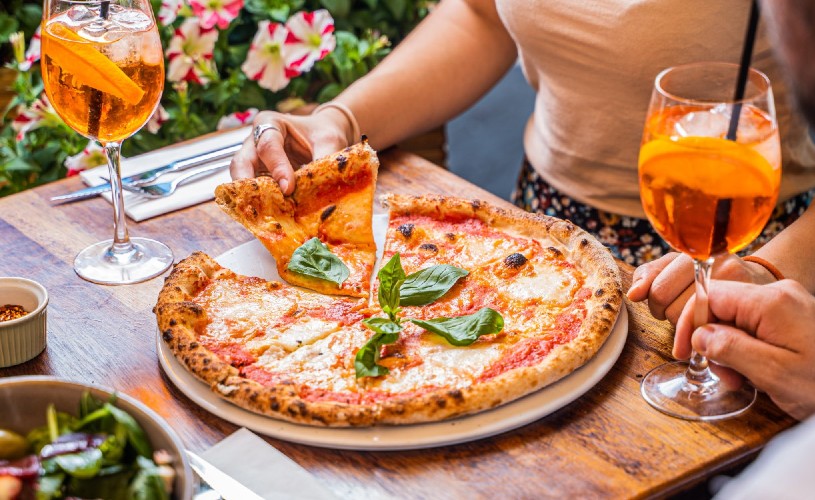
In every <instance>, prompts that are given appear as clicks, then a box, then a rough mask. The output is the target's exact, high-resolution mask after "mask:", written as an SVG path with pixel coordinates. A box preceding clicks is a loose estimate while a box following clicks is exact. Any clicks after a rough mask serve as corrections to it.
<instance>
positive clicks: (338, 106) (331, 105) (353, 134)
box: [311, 101, 361, 145]
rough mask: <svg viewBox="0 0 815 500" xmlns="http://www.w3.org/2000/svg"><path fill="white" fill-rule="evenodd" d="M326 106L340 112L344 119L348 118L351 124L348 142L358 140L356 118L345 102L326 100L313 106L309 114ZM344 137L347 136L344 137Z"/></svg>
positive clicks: (352, 142)
mask: <svg viewBox="0 0 815 500" xmlns="http://www.w3.org/2000/svg"><path fill="white" fill-rule="evenodd" d="M328 108H334V109H336V110H337V111H339V112H340V113H342V114H343V115H344V116H345V119H346V120H348V123H349V124H351V141H350V144H354V143H355V142H356V141H358V140H360V137H361V133H360V131H359V123H357V118H356V117H355V116H354V113H353V112H352V111H351V109H350V108H349V107H348V106H346V105H345V104H342V103H339V102H334V101H328V102H326V103H323V104H320V105H319V106H317V107H316V108H314V111H312V112H311V114H312V115H316V114H317V113H319V112H320V111H322V110H324V109H328ZM346 139H348V138H347V137H346ZM350 144H349V145H350Z"/></svg>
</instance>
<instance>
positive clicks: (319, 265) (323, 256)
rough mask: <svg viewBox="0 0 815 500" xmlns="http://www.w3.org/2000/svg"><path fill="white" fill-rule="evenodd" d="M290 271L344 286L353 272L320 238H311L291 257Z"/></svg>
mask: <svg viewBox="0 0 815 500" xmlns="http://www.w3.org/2000/svg"><path fill="white" fill-rule="evenodd" d="M288 270H289V271H291V272H293V273H297V274H304V275H306V276H311V277H312V278H317V279H321V280H326V281H330V282H332V283H336V284H337V286H339V285H342V283H343V281H345V280H347V279H348V276H350V275H351V271H349V270H348V266H346V265H345V264H344V263H343V262H342V261H341V260H340V258H339V257H337V256H336V255H334V254H333V253H331V250H329V249H328V247H327V246H325V244H324V243H323V242H321V241H320V240H319V238H316V237H315V238H311V239H310V240H308V241H307V242H305V243H303V244H302V245H300V247H299V248H297V250H295V251H294V253H293V254H292V255H291V260H290V261H289V265H288Z"/></svg>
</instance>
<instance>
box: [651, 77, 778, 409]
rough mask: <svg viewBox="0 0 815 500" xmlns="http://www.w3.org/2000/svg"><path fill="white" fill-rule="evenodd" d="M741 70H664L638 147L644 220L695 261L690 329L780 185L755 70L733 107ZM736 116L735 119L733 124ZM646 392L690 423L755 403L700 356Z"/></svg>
mask: <svg viewBox="0 0 815 500" xmlns="http://www.w3.org/2000/svg"><path fill="white" fill-rule="evenodd" d="M738 72H739V67H738V66H737V65H734V64H727V63H698V64H690V65H685V66H677V67H674V68H669V69H667V70H665V71H663V72H662V73H660V74H659V76H657V78H656V82H655V87H654V91H653V94H652V98H651V104H650V108H649V111H648V117H647V120H646V124H645V132H644V135H643V141H642V147H641V149H640V158H639V179H640V195H641V198H642V204H643V208H644V209H645V213H646V215H647V216H648V219H649V220H650V221H651V224H652V225H653V226H654V229H656V231H657V232H658V233H659V234H660V235H661V236H662V237H663V238H664V239H665V241H667V242H668V243H669V244H670V245H671V246H672V247H674V248H675V249H677V250H678V251H680V252H682V253H685V254H687V255H689V256H690V257H692V258H693V260H694V266H695V276H696V279H695V281H696V304H695V307H696V309H695V311H694V313H695V314H694V326H701V325H703V324H705V323H708V322H709V317H708V316H709V309H708V300H707V297H708V284H709V282H710V272H711V266H712V265H713V262H714V258H715V256H717V255H723V254H726V253H728V252H730V253H733V252H737V251H739V250H741V249H743V248H745V247H746V246H747V245H749V244H750V243H751V242H752V241H753V240H754V239H755V238H756V236H758V235H759V234H760V233H761V231H762V229H763V227H764V225H765V224H766V223H767V220H768V219H769V217H770V215H771V214H772V211H773V209H774V208H775V204H776V200H777V198H778V190H779V185H780V182H781V166H780V165H781V152H780V151H781V148H780V143H779V138H778V126H777V123H776V118H775V106H774V103H773V95H772V90H771V88H770V81H769V80H768V79H767V77H766V76H765V75H764V74H762V73H760V72H758V71H756V70H753V69H751V70H750V71H749V73H748V78H747V86H746V90H745V94H744V98H743V99H741V100H738V101H735V100H734V99H733V89H734V87H735V84H736V81H737V75H738ZM733 114H738V116H739V118H738V121H731V116H733ZM731 126H736V127H737V128H736V129H735V130H734V131H735V134H733V131H731V130H730V128H731ZM729 132H730V133H729ZM642 394H643V396H644V397H645V399H646V400H647V401H648V402H649V403H650V404H651V405H652V406H654V407H656V408H657V409H659V410H660V411H663V412H665V413H667V414H670V415H672V416H675V417H680V418H685V419H689V420H714V419H719V418H725V417H730V416H734V415H738V414H739V413H741V412H743V411H745V410H746V409H747V408H749V407H750V405H751V404H752V403H753V401H755V397H756V391H755V389H754V388H753V387H751V386H749V385H748V384H744V385H743V386H742V387H741V388H739V389H736V390H729V389H728V388H726V387H724V386H723V384H720V383H719V379H718V377H716V375H715V374H714V373H713V372H711V370H710V369H709V367H708V362H707V360H706V359H705V358H704V357H703V356H701V355H699V354H698V353H696V352H693V354H692V356H691V359H690V363H689V364H686V363H668V364H665V365H662V366H659V367H657V368H655V369H654V370H652V371H651V372H650V373H648V374H647V375H646V377H645V378H644V379H643V382H642Z"/></svg>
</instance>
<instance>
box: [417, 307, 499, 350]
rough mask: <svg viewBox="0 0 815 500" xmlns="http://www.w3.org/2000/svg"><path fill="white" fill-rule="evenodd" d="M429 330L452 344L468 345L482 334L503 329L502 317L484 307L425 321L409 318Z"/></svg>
mask: <svg viewBox="0 0 815 500" xmlns="http://www.w3.org/2000/svg"><path fill="white" fill-rule="evenodd" d="M410 321H412V322H413V324H415V325H418V326H420V327H422V328H424V329H425V330H427V331H429V332H433V333H435V334H437V335H441V336H442V337H444V338H445V340H447V342H449V343H450V344H452V345H456V346H466V345H470V344H472V343H473V342H475V341H476V340H478V337H480V336H482V335H490V334H492V333H498V332H500V331H501V330H503V329H504V318H503V317H502V316H501V315H500V314H499V313H498V311H495V310H494V309H490V308H489V307H484V308H483V309H481V310H479V311H478V312H477V313H475V314H469V315H467V316H459V317H457V318H435V319H431V320H427V321H423V320H420V319H410Z"/></svg>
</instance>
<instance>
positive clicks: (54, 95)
mask: <svg viewBox="0 0 815 500" xmlns="http://www.w3.org/2000/svg"><path fill="white" fill-rule="evenodd" d="M42 74H43V82H44V85H45V92H46V94H47V95H48V99H49V100H50V101H51V104H52V105H53V107H54V109H55V110H56V112H57V113H58V114H59V116H60V117H61V118H62V119H63V120H64V121H65V123H67V124H68V125H69V126H70V127H71V128H72V129H74V130H76V131H77V132H79V133H80V134H82V135H84V136H85V137H88V138H89V139H93V140H96V141H99V143H100V144H101V145H102V146H103V147H104V149H105V154H106V156H107V160H108V168H109V174H110V175H109V176H110V182H111V195H112V197H113V222H114V236H113V239H112V240H107V241H102V242H100V243H96V244H94V245H91V246H90V247H88V248H86V249H84V250H82V252H80V253H79V255H77V257H76V259H75V260H74V270H75V271H76V273H77V274H78V275H79V276H81V277H82V278H84V279H86V280H89V281H93V282H96V283H103V284H110V285H118V284H126V283H138V282H140V281H144V280H147V279H150V278H152V277H154V276H157V275H159V274H161V273H162V272H164V271H165V270H166V269H167V268H168V267H169V266H170V264H172V262H173V254H172V252H171V251H170V249H169V248H168V247H167V246H166V245H164V244H162V243H159V242H158V241H155V240H151V239H147V238H130V237H129V236H128V232H127V225H126V222H125V214H124V198H123V195H122V180H121V170H120V166H119V159H120V154H119V152H120V148H121V143H122V141H123V140H124V139H126V138H128V137H130V136H131V135H133V134H135V133H136V132H137V131H138V130H139V129H140V128H141V127H142V126H144V124H145V123H147V120H149V118H150V116H151V115H152V114H153V111H155V109H156V106H157V105H158V103H159V100H160V99H161V92H162V90H163V88H164V55H163V51H162V48H161V40H160V39H159V35H158V30H157V28H156V23H155V19H154V17H153V10H152V8H151V6H150V2H149V0H112V1H108V0H104V1H84V0H46V1H45V5H44V10H43V24H42Z"/></svg>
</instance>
